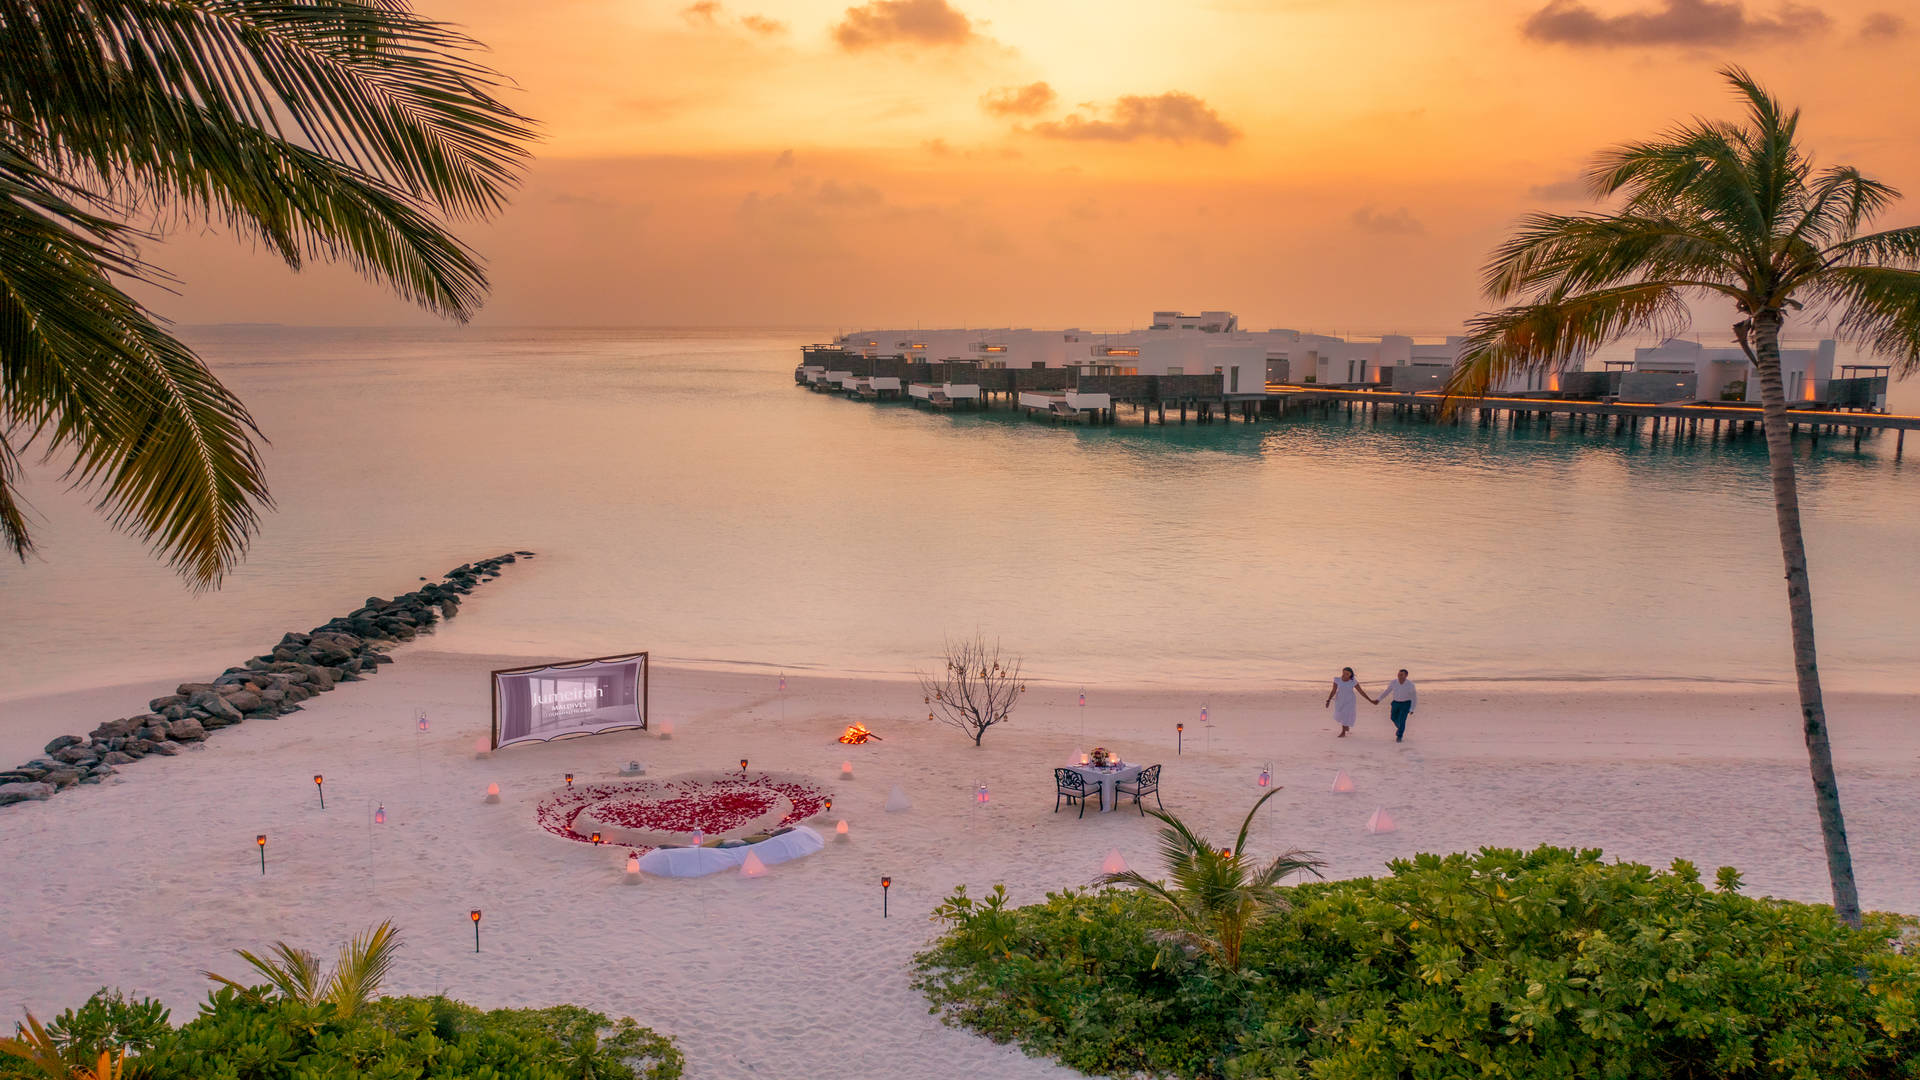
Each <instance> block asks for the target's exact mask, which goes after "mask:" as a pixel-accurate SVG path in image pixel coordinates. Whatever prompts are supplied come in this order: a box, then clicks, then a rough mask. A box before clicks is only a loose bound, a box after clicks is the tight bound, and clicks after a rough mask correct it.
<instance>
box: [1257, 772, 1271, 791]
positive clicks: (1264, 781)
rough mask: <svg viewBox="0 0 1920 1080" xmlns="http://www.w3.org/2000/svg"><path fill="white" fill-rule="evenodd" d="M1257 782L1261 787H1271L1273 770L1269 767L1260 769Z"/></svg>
mask: <svg viewBox="0 0 1920 1080" xmlns="http://www.w3.org/2000/svg"><path fill="white" fill-rule="evenodd" d="M1259 784H1260V786H1261V787H1271V786H1272V785H1273V770H1272V769H1271V768H1266V769H1261V770H1260V780H1259Z"/></svg>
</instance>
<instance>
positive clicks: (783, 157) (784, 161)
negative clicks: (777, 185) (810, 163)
mask: <svg viewBox="0 0 1920 1080" xmlns="http://www.w3.org/2000/svg"><path fill="white" fill-rule="evenodd" d="M773 167H774V168H776V169H791V168H793V151H792V150H782V151H780V153H779V155H778V156H776V157H775V158H774V159H773Z"/></svg>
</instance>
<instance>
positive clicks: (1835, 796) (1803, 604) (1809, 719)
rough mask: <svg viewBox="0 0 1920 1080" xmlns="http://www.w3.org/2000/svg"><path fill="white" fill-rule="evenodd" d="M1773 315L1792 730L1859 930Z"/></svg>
mask: <svg viewBox="0 0 1920 1080" xmlns="http://www.w3.org/2000/svg"><path fill="white" fill-rule="evenodd" d="M1780 324H1781V317H1780V314H1779V313H1778V312H1761V313H1759V314H1758V315H1756V316H1755V317H1754V320H1753V344H1754V367H1755V368H1756V369H1758V373H1759V376H1760V405H1761V428H1762V430H1763V431H1764V432H1765V433H1766V436H1767V473H1768V476H1769V477H1770V478H1771V479H1772V481H1773V513H1774V519H1775V521H1776V522H1777V523H1778V525H1779V528H1780V556H1781V558H1782V559H1783V560H1784V561H1785V562H1786V570H1787V610H1788V618H1789V621H1790V622H1791V624H1792V627H1793V674H1794V681H1795V683H1796V684H1797V685H1798V689H1799V691H1800V724H1801V729H1802V732H1803V733H1804V735H1805V736H1806V740H1807V765H1808V768H1809V769H1810V770H1811V772H1812V774H1813V802H1814V807H1815V809H1816V810H1818V812H1819V814H1820V835H1821V838H1822V840H1823V841H1824V842H1825V846H1826V854H1827V876H1828V878H1829V879H1830V880H1831V882H1832V884H1833V911H1834V914H1836V915H1838V916H1839V917H1840V918H1841V920H1842V921H1844V922H1845V923H1846V924H1847V925H1848V926H1852V927H1856V928H1857V927H1859V925H1860V894H1859V891H1858V890H1857V889H1856V888H1855V887H1854V882H1853V855H1852V853H1851V852H1850V851H1849V850H1848V848H1847V823H1846V819H1845V818H1844V817H1843V816H1842V815H1841V813H1840V784H1839V781H1837V780H1836V779H1835V778H1834V775H1833V747H1832V745H1831V744H1830V743H1829V742H1828V740H1827V710H1826V705H1825V704H1824V703H1823V702H1822V701H1821V697H1820V663H1819V657H1818V656H1817V654H1816V653H1815V651H1814V643H1813V589H1812V585H1811V584H1810V582H1809V579H1808V577H1807V545H1806V539H1805V538H1804V537H1803V536H1802V535H1801V532H1800V491H1799V487H1798V485H1797V484H1796V483H1795V480H1794V470H1793V431H1792V429H1791V427H1790V426H1789V425H1788V423H1787V392H1786V386H1785V385H1784V383H1783V382H1782V380H1781V377H1780Z"/></svg>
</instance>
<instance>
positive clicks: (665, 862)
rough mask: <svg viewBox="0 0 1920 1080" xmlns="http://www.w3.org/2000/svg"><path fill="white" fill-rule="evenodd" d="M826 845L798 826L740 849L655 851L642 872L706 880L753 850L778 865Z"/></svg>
mask: <svg viewBox="0 0 1920 1080" xmlns="http://www.w3.org/2000/svg"><path fill="white" fill-rule="evenodd" d="M826 846H827V842H826V840H824V839H823V838H822V837H821V836H820V834H819V833H817V832H814V831H813V830H812V829H810V828H808V827H807V826H805V825H796V826H794V827H793V831H791V832H784V833H781V834H780V835H779V836H776V837H773V838H772V839H770V840H762V841H761V842H759V843H757V844H743V845H741V846H740V847H730V848H710V847H699V848H654V849H653V850H652V851H649V852H647V853H646V854H645V855H642V856H640V870H641V872H642V873H647V874H653V875H654V876H656V877H679V878H687V877H705V876H707V875H708V874H717V873H719V872H720V871H722V870H737V869H739V868H740V864H741V863H743V862H746V861H747V852H749V851H751V852H753V853H754V854H755V855H758V856H760V861H761V862H763V863H766V864H767V865H768V866H774V865H777V864H779V863H783V862H787V861H788V860H791V859H797V858H799V857H800V856H802V855H811V854H813V853H814V852H816V851H819V850H820V849H821V848H823V847H826Z"/></svg>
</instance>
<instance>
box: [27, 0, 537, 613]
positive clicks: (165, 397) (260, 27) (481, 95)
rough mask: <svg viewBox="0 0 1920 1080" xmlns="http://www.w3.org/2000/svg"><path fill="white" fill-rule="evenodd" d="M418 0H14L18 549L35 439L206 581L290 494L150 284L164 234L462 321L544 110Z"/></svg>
mask: <svg viewBox="0 0 1920 1080" xmlns="http://www.w3.org/2000/svg"><path fill="white" fill-rule="evenodd" d="M477 49H478V45H477V44H476V43H475V42H474V41H472V40H471V39H469V38H467V37H466V36H464V35H462V34H460V33H459V32H457V31H455V30H453V29H452V28H450V27H448V26H446V25H444V24H442V23H438V22H434V21H432V20H429V19H426V18H423V17H422V16H420V15H418V14H415V13H414V11H413V10H412V8H411V6H410V4H409V3H408V0H0V544H4V546H5V547H7V548H8V549H10V550H12V551H13V552H14V553H15V554H16V555H18V556H19V557H20V558H22V559H25V558H26V557H27V556H28V555H29V554H30V553H31V552H32V551H33V538H32V534H31V531H30V528H29V524H28V514H27V511H26V507H25V506H24V504H23V503H22V501H21V499H20V497H19V494H18V486H19V481H20V479H21V477H22V475H23V468H24V465H23V462H22V457H23V455H27V454H29V453H30V452H37V453H39V454H40V455H42V456H44V457H45V458H46V459H48V460H49V461H51V462H54V463H56V465H64V467H65V476H66V478H67V479H68V480H70V481H71V482H72V483H74V484H75V485H76V486H78V487H81V488H83V489H86V490H89V491H90V492H92V493H93V494H94V495H95V496H96V498H97V500H98V505H99V507H100V509H101V510H102V511H104V512H105V513H106V514H107V515H108V517H109V518H110V519H111V520H112V521H113V522H114V523H115V524H116V525H118V526H120V527H121V528H124V529H126V530H128V531H129V532H132V533H133V534H135V535H137V536H139V537H141V538H143V539H145V540H146V541H148V543H150V544H151V545H152V547H153V549H154V551H155V553H156V554H157V555H160V556H162V557H164V558H165V559H167V560H168V561H169V562H170V563H171V564H172V565H173V566H174V567H175V568H176V569H177V570H178V571H179V572H180V573H181V574H183V575H184V576H185V577H186V578H187V579H188V580H189V581H190V582H191V583H193V584H194V585H195V586H196V587H202V588H206V587H212V586H216V585H218V584H219V582H220V580H221V578H222V576H223V575H224V574H225V573H226V572H227V571H228V570H230V569H232V567H233V566H234V565H235V564H236V563H237V562H238V560H239V559H240V557H241V556H242V555H243V554H244V552H245V549H246V545H247V541H248V539H249V538H250V537H251V536H252V534H253V532H254V530H255V528H256V526H257V524H258V515H259V513H260V511H261V509H263V508H265V507H267V506H270V505H271V502H270V499H269V496H268V494H267V486H266V481H265V478H264V476H263V474H262V468H261V462H260V458H259V455H258V452H257V451H256V448H255V445H254V438H255V437H256V436H258V435H259V434H260V433H259V431H258V429H257V428H256V427H255V425H254V422H253V419H252V418H251V417H250V416H249V415H248V413H247V410H246V408H245V407H244V406H243V405H242V404H241V403H240V401H239V400H238V399H237V398H235V397H234V396H233V394H231V393H230V392H229V391H228V390H227V389H226V388H225V387H224V386H222V385H221V384H220V381H219V380H218V379H216V378H215V377H214V376H213V374H212V373H211V372H210V371H208V369H207V367H206V366H205V365H204V364H203V363H202V362H201V361H200V359H199V358H198V357H197V356H195V355H194V353H193V351H192V350H191V349H189V348H188V347H187V346H186V345H184V344H182V343H181V342H180V341H179V340H178V339H177V338H175V337H174V336H173V335H172V334H171V333H169V332H167V330H166V329H165V328H164V326H163V324H162V321H161V320H160V319H158V318H157V317H156V316H155V315H154V314H153V313H152V312H150V311H149V310H148V309H147V308H146V307H145V306H144V305H143V304H141V303H140V302H139V301H137V300H135V299H134V298H133V296H132V295H130V294H129V293H128V292H127V291H126V288H125V286H126V285H127V284H128V283H130V282H146V283H153V284H161V285H164V284H166V283H167V282H168V280H169V279H168V278H167V277H166V276H165V275H164V274H163V273H162V272H161V271H160V270H159V269H158V268H157V267H155V266H153V265H152V264H150V263H149V262H147V261H145V259H143V257H142V254H141V246H142V244H143V242H145V241H148V240H152V239H154V238H155V237H156V236H157V234H158V230H159V227H160V226H161V225H163V224H166V223H169V222H177V221H181V220H188V221H206V222H211V223H216V224H220V225H224V226H226V227H228V228H230V229H232V230H234V231H235V232H237V233H239V234H241V235H242V236H244V237H248V238H251V239H252V240H254V241H255V242H257V243H259V244H260V245H261V246H263V247H265V248H266V249H267V250H269V251H271V252H273V253H274V254H276V255H278V256H280V257H281V258H282V259H284V260H285V261H286V262H287V264H288V265H290V266H293V267H296V268H298V267H299V266H301V265H303V264H304V263H305V262H307V261H308V260H313V259H323V260H340V261H345V262H347V263H349V264H351V265H352V266H354V267H355V268H356V269H358V270H359V271H361V272H362V273H363V274H365V275H367V276H368V277H371V278H374V279H376V280H378V281H381V282H384V283H386V284H387V285H389V286H391V287H392V288H393V289H394V290H395V291H397V292H398V293H400V294H401V295H402V296H404V297H406V298H407V299H410V300H412V301H415V302H417V303H419V304H420V305H422V306H423V307H425V308H427V309H428V310H431V311H434V312H437V313H439V314H442V315H446V316H450V317H453V318H457V319H465V318H466V317H467V316H468V315H469V314H471V313H472V312H473V311H474V310H475V309H476V308H477V307H478V305H479V304H480V302H481V300H482V298H483V296H484V295H485V292H486V277H485V274H484V272H483V271H482V269H481V266H480V263H479V260H478V259H477V257H476V256H475V255H474V253H473V252H472V251H470V250H469V249H468V248H467V247H466V246H465V245H463V244H462V243H461V242H460V241H459V240H457V239H456V238H455V237H454V236H453V235H452V234H451V233H450V232H449V231H448V229H447V227H446V226H445V225H444V224H443V219H444V220H457V219H482V218H486V217H488V216H490V215H492V214H493V213H495V212H496V211H498V210H499V209H500V208H501V207H502V206H503V205H504V203H505V200H506V197H507V194H508V193H509V192H510V191H511V189H512V188H513V186H514V185H515V184H516V183H517V182H518V178H519V174H520V168H521V164H522V162H523V159H524V157H525V155H526V149H525V146H526V144H527V142H528V141H529V139H530V138H531V135H532V132H531V126H530V123H529V122H528V121H527V120H526V119H525V118H523V117H521V116H520V115H518V114H517V113H515V112H514V111H513V110H512V109H511V108H509V107H508V106H507V105H505V104H504V103H502V102H501V101H500V100H498V99H497V98H496V97H495V93H496V91H498V90H499V88H500V85H501V80H500V77H499V76H498V75H496V74H495V73H494V72H493V71H491V70H490V69H488V68H487V67H485V66H484V65H482V64H480V63H479V62H477V61H476V59H475V58H474V54H475V52H476V51H477Z"/></svg>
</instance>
